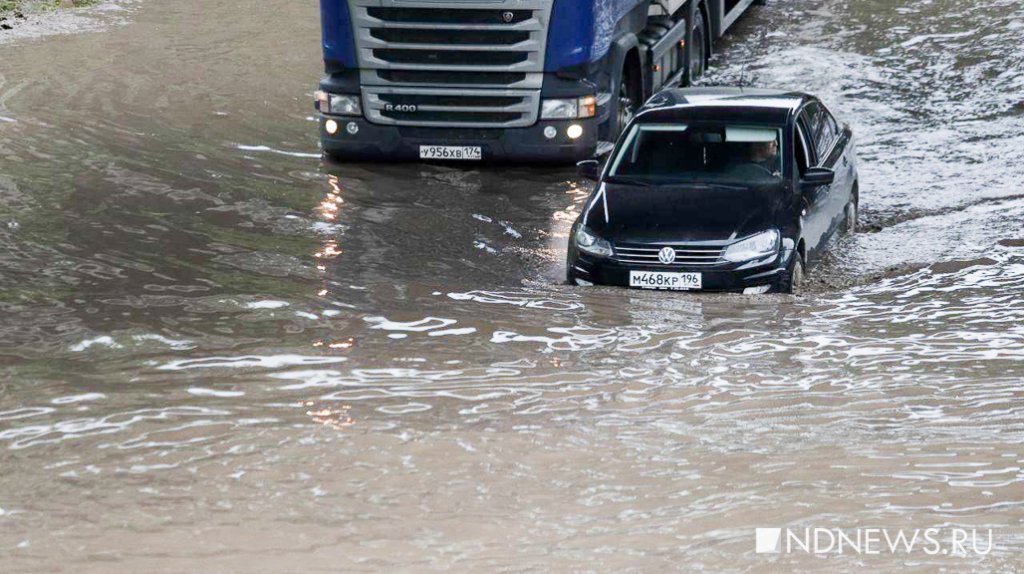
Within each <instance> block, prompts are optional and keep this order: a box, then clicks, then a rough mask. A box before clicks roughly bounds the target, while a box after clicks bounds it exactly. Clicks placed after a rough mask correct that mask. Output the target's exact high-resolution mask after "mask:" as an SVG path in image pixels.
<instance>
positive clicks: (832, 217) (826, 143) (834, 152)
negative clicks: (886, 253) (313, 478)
mask: <svg viewBox="0 0 1024 574" xmlns="http://www.w3.org/2000/svg"><path fill="white" fill-rule="evenodd" d="M816 107H817V111H816V113H817V114H818V122H817V134H816V136H815V145H816V146H817V156H818V162H819V165H820V166H821V167H827V168H829V169H831V170H833V171H834V172H835V174H836V179H835V181H834V182H833V183H832V185H831V186H829V191H828V196H827V198H825V202H826V204H825V205H824V206H823V209H824V210H825V211H826V212H827V213H828V217H829V230H828V236H829V237H831V235H832V234H834V233H835V232H836V230H838V229H839V227H840V226H841V225H842V223H843V218H844V217H845V216H846V204H847V203H849V202H850V198H851V197H852V190H853V176H852V174H853V166H852V165H851V163H850V154H849V153H848V148H849V145H848V144H849V143H850V137H849V134H847V133H844V131H843V130H841V129H840V128H839V123H838V122H836V119H835V117H834V116H833V115H832V113H831V112H829V111H828V108H826V107H825V105H824V104H822V103H821V102H816Z"/></svg>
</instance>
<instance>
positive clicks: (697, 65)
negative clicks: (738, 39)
mask: <svg viewBox="0 0 1024 574" xmlns="http://www.w3.org/2000/svg"><path fill="white" fill-rule="evenodd" d="M694 20H695V21H694V23H693V29H692V30H690V44H689V48H688V50H687V51H688V52H689V53H690V54H689V55H690V58H689V62H688V65H689V69H688V70H687V71H686V83H687V84H688V85H691V86H692V85H693V83H694V82H696V81H697V80H699V79H700V77H701V76H703V75H704V71H705V70H706V69H707V59H708V57H707V43H706V42H707V30H706V29H705V27H704V17H703V16H701V13H700V10H697V13H696V18H694Z"/></svg>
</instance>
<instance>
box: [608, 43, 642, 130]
mask: <svg viewBox="0 0 1024 574" xmlns="http://www.w3.org/2000/svg"><path fill="white" fill-rule="evenodd" d="M634 73H635V72H634V71H633V67H632V66H630V65H629V62H628V61H627V62H626V63H625V64H624V65H623V66H622V81H621V82H620V83H619V93H618V99H617V100H616V102H615V115H614V116H612V119H611V122H612V125H611V129H610V130H608V134H609V138H610V140H611V141H615V140H617V139H618V138H619V134H621V133H622V130H624V129H626V125H627V124H629V121H630V120H632V119H633V114H635V113H636V109H637V107H638V105H639V102H640V95H639V94H638V93H637V86H638V84H639V83H638V82H637V81H636V79H635V78H634V76H633V75H634Z"/></svg>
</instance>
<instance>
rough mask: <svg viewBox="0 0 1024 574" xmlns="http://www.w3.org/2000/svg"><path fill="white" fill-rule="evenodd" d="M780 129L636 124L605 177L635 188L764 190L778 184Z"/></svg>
mask: <svg viewBox="0 0 1024 574" xmlns="http://www.w3.org/2000/svg"><path fill="white" fill-rule="evenodd" d="M781 134H782V132H781V130H780V129H778V128H775V127H764V126H761V127H755V126H743V125H721V124H720V125H693V126H689V125H679V124H671V125H661V124H634V125H633V128H632V129H631V130H630V132H629V134H627V136H626V139H625V140H624V142H623V145H622V146H621V147H620V148H619V150H618V153H617V154H616V155H615V157H614V158H613V160H612V166H611V169H610V170H609V172H608V177H609V178H610V179H611V180H612V181H614V180H615V179H616V178H618V179H620V180H622V181H627V180H628V181H632V182H637V183H648V184H663V183H685V182H693V183H706V184H714V183H720V184H733V185H765V184H772V183H775V182H777V181H778V180H781V179H782V150H781V149H780V142H781V141H783V140H782V137H781Z"/></svg>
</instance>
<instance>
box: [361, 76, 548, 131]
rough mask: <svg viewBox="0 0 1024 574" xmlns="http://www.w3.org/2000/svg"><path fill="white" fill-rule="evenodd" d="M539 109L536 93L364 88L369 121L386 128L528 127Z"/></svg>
mask: <svg viewBox="0 0 1024 574" xmlns="http://www.w3.org/2000/svg"><path fill="white" fill-rule="evenodd" d="M539 106H540V93H539V92H536V91H522V90H481V89H476V90H468V89H449V88H425V87H424V88H405V87H401V88H400V87H385V86H380V87H378V86H363V109H364V110H365V111H366V117H367V118H370V120H371V121H373V122H375V123H379V124H385V125H401V126H429V127H452V126H458V127H477V128H483V127H517V126H527V125H531V124H533V123H534V122H535V121H536V119H537V108H538V107H539Z"/></svg>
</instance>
